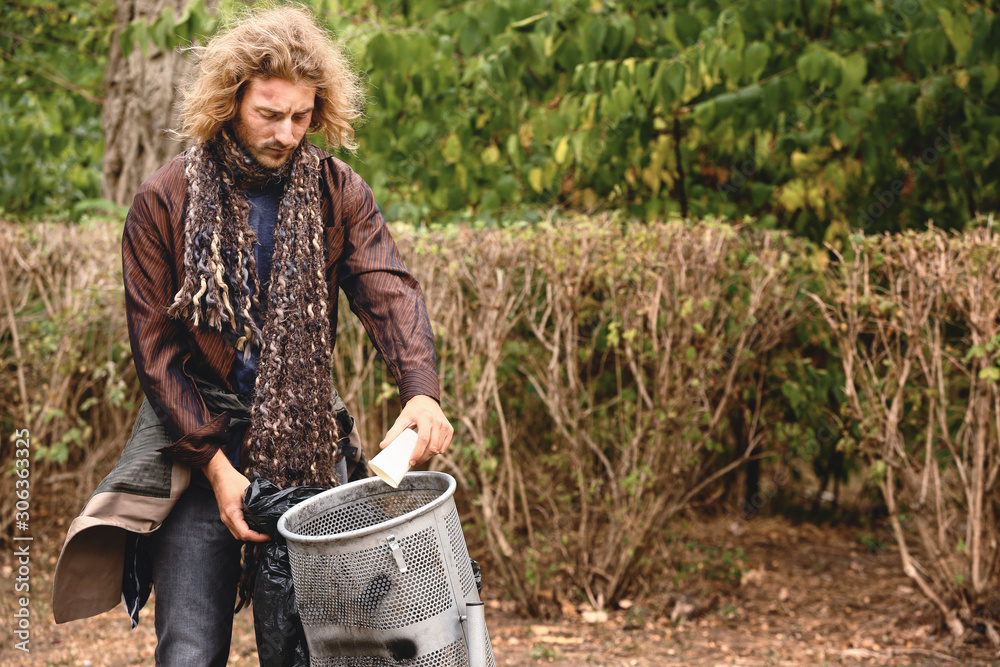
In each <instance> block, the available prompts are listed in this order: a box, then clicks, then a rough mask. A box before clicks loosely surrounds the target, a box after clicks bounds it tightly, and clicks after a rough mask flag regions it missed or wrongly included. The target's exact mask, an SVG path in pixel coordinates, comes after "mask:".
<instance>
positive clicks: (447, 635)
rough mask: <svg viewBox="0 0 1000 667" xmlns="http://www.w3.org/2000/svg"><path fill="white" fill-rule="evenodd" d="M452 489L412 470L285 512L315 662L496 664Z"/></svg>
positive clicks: (345, 666)
mask: <svg viewBox="0 0 1000 667" xmlns="http://www.w3.org/2000/svg"><path fill="white" fill-rule="evenodd" d="M454 494H455V480H454V478H452V477H451V476H450V475H446V474H444V473H438V472H414V473H410V474H409V475H407V476H406V477H405V478H404V479H403V481H402V482H401V483H400V485H399V488H397V489H394V488H392V487H390V486H389V485H388V484H386V483H385V482H383V481H382V480H380V479H378V478H372V479H366V480H363V481H360V482H354V483H351V484H347V485H344V486H340V487H337V488H335V489H330V490H329V491H324V492H323V493H320V494H318V495H316V496H313V497H312V498H310V499H309V500H306V501H304V502H302V503H300V504H299V505H296V506H295V507H293V508H292V509H291V510H289V511H288V512H286V513H285V514H284V515H283V516H282V517H281V519H280V520H279V521H278V531H279V532H280V533H281V535H282V536H283V537H284V538H285V539H286V540H287V541H288V555H289V559H290V561H291V566H292V582H293V584H294V588H295V599H296V603H297V604H298V608H299V613H300V615H301V617H302V625H303V629H304V631H305V635H306V641H307V642H308V644H309V654H310V664H311V666H312V667H389V666H390V665H407V666H412V667H432V666H433V667H437V666H441V667H456V666H465V665H471V667H477V666H478V665H485V666H486V667H495V663H494V659H493V650H492V647H491V646H490V640H489V633H488V632H487V630H486V624H485V622H484V621H482V605H481V604H480V600H479V593H478V591H477V590H476V584H475V578H474V575H473V572H472V565H471V563H470V560H469V551H468V548H467V547H466V545H465V536H464V535H463V533H462V526H461V523H460V521H459V518H458V510H457V509H456V507H455V500H454ZM477 612H478V613H477ZM467 619H470V620H471V621H472V622H471V623H470V622H468V621H467ZM470 626H471V629H470ZM470 647H471V648H470ZM470 650H471V651H472V655H471V660H470ZM480 654H481V655H480Z"/></svg>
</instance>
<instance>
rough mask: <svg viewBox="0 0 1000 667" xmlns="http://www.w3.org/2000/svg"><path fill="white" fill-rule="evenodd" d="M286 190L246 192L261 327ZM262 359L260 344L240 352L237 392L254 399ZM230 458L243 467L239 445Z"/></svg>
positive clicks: (235, 371) (281, 187) (235, 376)
mask: <svg viewBox="0 0 1000 667" xmlns="http://www.w3.org/2000/svg"><path fill="white" fill-rule="evenodd" d="M283 192H284V184H278V185H275V186H271V187H268V188H265V189H262V190H248V191H247V193H246V197H247V203H249V204H250V213H249V217H248V222H249V223H250V228H251V229H252V230H253V231H254V233H255V234H256V235H257V241H256V242H255V243H254V245H253V253H254V259H255V260H256V262H257V279H258V280H259V281H260V290H261V294H260V296H259V297H258V301H259V302H260V308H259V309H258V308H252V309H251V310H250V314H251V315H253V318H254V320H255V321H256V322H257V326H258V327H263V326H264V318H263V314H264V313H265V312H266V311H267V288H268V286H269V285H270V284H271V256H272V255H273V254H274V228H275V225H276V224H277V222H278V206H279V205H280V204H281V195H282V193H283ZM250 294H251V296H253V285H250ZM259 358H260V350H258V349H257V348H256V347H254V348H252V349H251V351H250V356H249V357H248V358H247V359H246V361H244V360H243V354H242V353H240V352H237V354H236V361H235V362H234V363H233V368H232V371H231V375H230V378H231V381H232V385H233V389H234V390H235V392H236V393H237V394H239V395H240V396H242V397H244V398H247V399H250V400H252V396H253V394H254V385H255V383H256V382H257V363H258V361H259ZM229 459H230V461H231V462H232V463H233V465H234V466H236V467H237V469H239V468H238V466H239V447H231V448H230V451H229ZM234 459H235V460H234Z"/></svg>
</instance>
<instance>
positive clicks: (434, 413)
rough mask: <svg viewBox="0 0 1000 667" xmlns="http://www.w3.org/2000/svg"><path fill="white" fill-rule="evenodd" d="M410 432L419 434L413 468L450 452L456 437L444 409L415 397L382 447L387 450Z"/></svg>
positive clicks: (431, 400)
mask: <svg viewBox="0 0 1000 667" xmlns="http://www.w3.org/2000/svg"><path fill="white" fill-rule="evenodd" d="M407 428H412V429H414V430H415V431H416V432H417V442H416V444H415V445H414V447H413V453H412V454H411V455H410V465H411V466H415V465H420V464H421V463H426V462H427V461H429V460H430V459H431V458H432V457H434V456H437V455H438V454H443V453H444V452H446V451H447V450H448V447H449V446H450V445H451V439H452V437H453V436H454V434H455V429H454V428H453V427H452V425H451V423H450V422H449V421H448V418H447V417H445V416H444V412H443V411H442V410H441V405H440V404H439V403H438V402H437V401H436V400H434V399H433V398H431V397H429V396H414V397H413V398H411V399H410V400H409V401H408V402H407V404H406V406H405V407H404V408H403V411H402V412H401V413H400V415H399V418H398V419H397V420H396V423H395V424H393V426H392V428H391V429H389V432H388V433H386V435H385V438H384V439H383V440H382V442H381V443H379V447H382V448H385V447H387V446H388V445H389V443H391V442H392V441H393V440H395V439H396V437H397V436H398V435H399V434H400V433H402V432H403V430H404V429H407Z"/></svg>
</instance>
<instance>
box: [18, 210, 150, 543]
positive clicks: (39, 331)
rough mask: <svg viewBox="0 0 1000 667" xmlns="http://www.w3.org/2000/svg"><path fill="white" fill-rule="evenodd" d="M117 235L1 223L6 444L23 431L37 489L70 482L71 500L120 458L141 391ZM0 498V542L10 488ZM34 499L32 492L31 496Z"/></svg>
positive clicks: (105, 230)
mask: <svg viewBox="0 0 1000 667" xmlns="http://www.w3.org/2000/svg"><path fill="white" fill-rule="evenodd" d="M118 244H119V235H118V229H117V227H116V226H114V225H110V224H106V223H95V224H88V225H83V226H66V225H59V224H41V223H39V224H34V225H30V226H27V225H25V226H19V225H14V224H11V223H0V245H2V247H3V248H4V252H3V253H2V254H0V297H2V305H3V318H2V319H0V358H2V359H3V362H4V366H5V367H6V368H7V369H9V372H7V373H4V374H3V375H2V376H0V415H3V422H4V423H3V426H4V428H3V432H4V436H5V438H4V441H3V442H2V445H0V446H2V455H0V465H2V466H3V469H4V470H8V469H9V468H10V464H11V460H12V458H11V457H12V454H13V444H14V443H13V441H12V440H8V439H7V438H6V436H7V435H8V434H10V433H11V432H13V431H14V430H15V429H24V428H27V429H28V430H29V432H30V434H31V445H32V448H33V450H34V462H33V464H32V465H33V466H34V467H35V473H34V474H33V476H32V479H33V480H34V484H35V485H41V486H40V489H42V490H44V489H45V485H46V484H51V483H53V482H58V481H70V482H75V483H76V486H77V494H76V500H77V501H78V502H80V501H82V500H83V499H84V498H86V494H88V493H90V492H91V491H92V490H93V488H94V487H95V486H96V484H97V481H98V480H97V479H95V476H96V475H97V474H100V473H101V472H104V471H103V470H98V468H99V467H100V466H101V465H102V464H106V463H108V461H109V460H110V459H112V458H113V456H114V455H115V454H117V453H118V451H120V448H121V446H122V444H123V440H122V438H123V435H127V434H128V429H129V428H130V426H131V423H132V418H133V416H134V413H135V411H136V410H137V409H138V401H140V400H141V396H142V394H141V392H140V390H139V387H138V381H137V379H136V377H135V370H134V367H133V366H132V358H131V352H130V349H129V343H128V333H127V330H126V326H125V318H124V308H123V304H122V292H121V289H122V288H121V284H122V283H121V262H120V260H119V259H118V258H119V257H120V254H119V250H118V247H119V245H118ZM3 489H4V492H3V495H2V506H3V510H4V511H3V514H2V522H0V527H2V528H3V530H2V531H0V535H6V534H7V530H8V528H9V525H10V521H11V520H12V519H13V517H14V512H13V510H12V509H11V508H12V507H13V501H14V496H13V485H12V484H5V485H4V486H3ZM36 491H37V489H36Z"/></svg>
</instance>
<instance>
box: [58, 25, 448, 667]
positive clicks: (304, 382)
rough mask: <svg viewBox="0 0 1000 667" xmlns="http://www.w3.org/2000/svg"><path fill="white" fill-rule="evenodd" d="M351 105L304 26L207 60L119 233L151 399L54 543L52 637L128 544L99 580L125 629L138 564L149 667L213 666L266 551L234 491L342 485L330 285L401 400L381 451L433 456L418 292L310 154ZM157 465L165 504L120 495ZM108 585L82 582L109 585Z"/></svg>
mask: <svg viewBox="0 0 1000 667" xmlns="http://www.w3.org/2000/svg"><path fill="white" fill-rule="evenodd" d="M360 99H361V94H360V85H359V83H358V80H357V78H356V76H355V74H354V73H353V72H352V71H351V69H350V66H349V65H348V63H347V61H346V59H345V57H344V56H343V54H342V53H341V51H340V50H339V48H338V47H337V46H335V45H334V44H333V43H332V42H331V41H330V39H329V37H328V36H327V35H326V34H325V33H324V32H323V31H322V30H321V29H320V28H318V27H317V26H316V24H315V23H314V22H313V20H312V19H311V17H310V16H309V15H308V14H307V13H306V12H305V11H303V10H301V9H296V8H289V7H285V8H279V9H273V10H270V11H267V12H264V13H257V14H252V15H250V16H248V17H246V18H244V19H243V20H241V21H239V22H238V23H236V24H235V25H233V26H232V27H231V28H230V29H229V30H227V31H225V32H223V33H222V34H220V35H218V36H217V37H215V38H214V39H213V40H212V41H211V42H210V43H209V44H208V46H207V47H206V48H205V49H204V52H203V54H202V58H201V60H200V63H199V70H198V73H197V77H196V80H195V82H194V85H193V86H192V88H191V89H190V90H189V92H188V93H187V95H186V97H185V100H184V104H183V108H182V110H183V127H182V129H181V134H182V135H183V136H184V137H186V138H188V139H190V140H193V142H194V145H193V147H192V148H191V149H189V150H188V151H186V152H185V153H183V154H182V155H180V156H178V157H177V158H174V160H172V161H171V162H170V163H169V164H167V165H166V166H165V167H163V168H162V169H160V171H158V172H157V173H156V174H155V175H154V176H152V177H151V178H150V179H149V180H148V181H146V182H145V183H144V184H143V185H142V187H141V188H140V189H139V192H138V193H137V194H136V197H135V199H134V201H133V203H132V207H131V209H130V210H129V214H128V217H127V219H126V223H125V230H124V234H123V239H122V257H123V275H124V283H125V296H126V313H127V317H128V325H129V335H130V341H131V344H132V351H133V355H134V359H135V367H136V371H137V373H138V376H139V380H140V383H141V384H142V388H143V391H144V392H145V394H146V399H147V404H146V405H144V408H143V410H142V411H140V416H139V419H138V420H137V423H136V426H135V428H134V429H133V435H132V438H130V441H129V445H128V446H127V447H126V451H125V453H124V454H123V456H122V461H120V462H119V465H118V466H116V468H115V470H114V471H112V474H111V475H109V479H112V480H113V481H111V482H109V481H108V480H105V482H102V486H101V487H99V488H98V491H97V492H96V493H95V495H94V497H93V498H92V499H91V501H90V502H89V503H88V506H87V507H86V508H85V510H84V512H83V516H81V517H80V518H78V520H77V522H80V525H79V526H77V525H76V524H77V522H74V524H75V525H74V527H71V529H70V535H69V536H68V537H67V542H66V545H65V546H64V550H63V554H62V555H61V557H60V563H59V565H58V566H57V574H56V580H57V581H56V587H55V588H56V591H55V594H54V611H55V615H56V620H57V621H63V620H70V619H72V618H79V617H81V616H82V615H89V613H92V612H93V610H94V609H96V608H98V607H100V606H103V605H105V604H106V601H107V600H108V599H109V598H110V595H109V594H106V593H102V596H103V597H102V602H100V603H96V602H94V603H89V606H88V604H84V603H82V602H80V603H79V604H77V603H76V602H73V601H74V600H76V601H79V600H82V599H83V598H85V597H86V596H87V594H88V593H87V592H86V591H84V590H82V588H81V587H82V586H83V585H82V584H81V583H80V582H78V581H76V575H77V574H78V573H81V572H83V571H85V568H84V567H83V566H82V565H81V563H83V562H85V561H86V557H84V556H82V555H81V553H82V552H84V551H86V548H87V544H88V543H89V544H90V547H94V543H101V545H102V548H105V549H106V548H107V547H106V544H107V543H108V542H109V541H113V542H114V543H115V544H116V545H117V544H118V542H117V540H118V539H119V538H118V533H120V532H122V531H121V530H120V529H121V528H123V527H124V528H126V529H127V530H128V531H129V532H128V536H127V537H126V538H122V539H124V540H125V544H124V547H125V551H124V553H125V556H124V559H121V558H117V557H116V559H115V560H114V561H113V563H114V564H115V565H117V563H120V562H122V560H124V562H126V563H129V567H125V568H124V570H125V576H124V578H123V580H122V590H123V593H124V594H125V598H126V602H128V603H129V611H130V613H132V614H133V618H135V615H136V614H137V612H138V607H140V606H141V605H142V603H143V602H144V600H145V595H147V594H148V590H146V591H143V582H142V581H141V580H142V574H143V565H142V564H141V562H140V564H139V565H136V566H132V563H133V561H137V562H138V561H141V560H142V556H143V554H144V553H146V552H147V550H148V554H149V562H150V564H151V577H152V583H153V588H154V589H155V590H156V620H155V623H156V631H157V638H158V645H157V653H156V658H157V664H166V665H171V666H174V665H216V664H218V665H224V664H225V663H226V660H227V657H228V652H229V643H230V637H231V632H232V613H233V612H232V610H233V607H234V600H235V594H236V585H237V580H238V576H239V549H240V544H241V541H251V542H259V541H264V540H266V539H267V536H265V535H262V534H260V533H256V532H254V531H252V530H250V528H249V527H248V525H247V523H246V521H245V520H244V517H243V510H242V500H243V494H244V491H245V490H246V488H247V486H248V485H249V479H248V478H257V477H264V478H267V479H269V480H271V481H272V482H275V483H276V484H278V485H279V486H281V487H287V486H291V485H306V486H323V487H329V486H334V485H336V484H338V483H340V482H343V481H345V480H346V477H347V471H346V466H345V464H344V453H345V452H344V451H343V450H345V449H348V448H347V447H346V445H347V444H348V443H349V441H350V439H351V437H352V433H351V429H352V425H353V423H352V420H351V419H350V418H349V417H347V416H346V411H344V410H342V409H338V408H340V407H341V406H342V403H341V402H340V401H339V398H338V397H337V396H336V392H335V391H334V389H333V386H332V379H331V376H332V369H333V357H332V352H333V344H334V339H335V336H336V322H337V298H336V297H337V289H338V287H339V288H341V289H343V290H344V292H345V294H346V295H347V297H348V300H349V302H350V304H351V308H352V310H353V311H354V312H355V313H356V314H357V315H358V317H359V319H360V320H361V322H362V323H363V324H364V326H365V329H366V330H367V332H368V334H369V337H370V338H371V339H372V341H373V342H374V344H375V345H376V347H377V348H378V349H379V351H380V352H381V353H382V355H383V357H384V359H385V361H386V363H387V365H388V367H389V370H390V372H392V374H393V376H394V377H395V378H396V380H397V383H398V385H399V390H400V398H401V401H402V403H403V409H402V412H401V413H400V415H399V418H398V419H397V420H396V422H395V424H394V425H393V427H392V428H391V429H390V430H389V432H388V433H387V434H386V436H385V439H384V440H383V442H382V443H381V445H380V446H385V445H387V444H388V443H389V442H391V441H392V439H393V438H395V437H396V435H398V434H399V433H401V432H402V430H403V429H405V428H407V427H413V428H414V429H415V430H416V431H417V433H418V435H419V437H418V440H417V445H416V448H415V450H414V453H413V456H412V461H411V463H412V464H413V465H417V464H420V463H423V462H425V461H427V460H428V459H430V458H431V457H432V456H433V455H435V454H440V453H442V452H444V451H445V450H446V449H447V448H448V445H449V443H450V441H451V438H452V434H453V429H452V427H451V425H450V423H449V422H448V420H447V419H446V418H445V416H444V414H443V412H442V411H441V408H440V405H439V402H438V398H439V394H438V391H439V390H438V378H437V373H436V369H435V356H434V344H433V335H432V333H431V327H430V322H429V320H428V317H427V313H426V309H425V307H424V303H423V297H422V294H421V292H420V288H419V286H418V284H417V282H416V280H414V278H413V277H412V275H411V274H410V273H409V271H407V269H406V268H405V267H404V266H403V264H402V262H401V260H400V257H399V254H398V252H397V250H396V247H395V244H394V243H393V241H392V239H391V237H390V236H389V233H388V231H387V229H386V226H385V222H384V220H383V219H382V216H381V213H380V212H379V210H378V208H377V206H376V205H375V203H374V201H373V199H372V194H371V191H370V189H369V188H368V186H367V185H366V184H365V183H364V182H363V181H362V180H361V178H360V177H359V176H358V175H357V174H355V173H354V172H353V171H351V169H350V168H348V167H347V166H346V165H345V164H343V163H342V162H340V161H339V160H337V159H336V158H334V157H332V156H331V155H330V154H328V153H326V152H324V151H321V150H319V149H318V148H316V147H314V146H313V145H312V144H310V143H309V141H308V140H306V138H305V136H306V133H307V132H310V131H313V132H319V133H322V134H323V135H324V137H325V138H326V140H327V142H328V143H329V144H330V145H331V146H338V145H339V146H344V147H347V148H353V147H354V142H353V139H354V134H353V130H352V126H351V123H352V122H353V121H354V120H355V119H357V118H358V117H359V115H360V110H359V106H360V105H359V101H360ZM150 413H155V415H156V417H157V418H158V419H153V418H151V417H150ZM354 437H356V436H354ZM150 443H154V444H156V445H159V446H157V447H156V448H155V450H152V449H151V448H152V446H153V445H151V444H150ZM338 443H340V444H341V447H340V448H338ZM136 452H138V453H136ZM160 452H162V454H161V453H160ZM163 455H166V457H167V460H168V461H169V462H170V466H171V468H170V470H169V471H168V472H162V471H161V473H159V474H161V476H162V477H163V479H166V480H169V481H168V483H166V487H167V488H169V492H168V493H166V492H162V489H163V485H162V484H161V487H160V491H159V492H157V491H155V489H154V491H149V490H148V489H141V488H140V489H139V490H138V491H137V490H136V488H137V487H139V486H141V484H140V483H139V482H136V479H139V478H142V479H140V482H141V481H142V480H143V479H145V480H148V479H152V478H153V477H156V476H155V475H151V474H150V473H149V470H150V469H152V468H154V467H155V464H156V463H157V462H158V461H160V460H161V459H162V458H163ZM154 459H155V461H154ZM135 461H140V463H141V462H143V461H145V463H142V465H139V466H135V465H134V462H135ZM184 468H186V469H188V470H190V484H189V485H188V487H187V489H186V490H183V492H180V491H179V487H182V486H184V483H183V482H184V481H186V480H184V479H183V475H184ZM137 469H138V470H139V472H136V470H137ZM178 469H180V472H178ZM126 470H127V471H129V472H124V471H126ZM178 479H182V482H181V483H180V484H178V483H177V480H178ZM123 480H124V481H123ZM160 481H161V482H162V479H161V480H160ZM153 486H155V485H153ZM129 494H131V496H129ZM164 495H166V496H168V497H167V498H164V499H162V501H161V500H156V501H155V502H156V503H157V504H156V506H155V509H148V511H147V514H146V516H142V515H141V511H142V510H141V509H136V508H140V507H147V508H151V507H152V506H151V505H149V504H147V505H141V503H139V501H138V500H136V498H135V497H134V496H144V498H143V499H142V503H152V502H154V501H152V500H150V499H151V498H161V497H162V496H164ZM110 498H114V500H113V501H112V500H109V499H110ZM126 504H129V508H128V510H127V511H123V510H122V508H123V507H125V505H126ZM165 512H166V516H165V517H160V516H157V517H149V515H150V514H157V515H162V514H164V513H165ZM123 515H128V517H130V518H129V519H125V518H123ZM147 517H149V518H147ZM220 517H221V521H220ZM111 529H118V530H117V531H112V530H111ZM82 531H89V532H82ZM146 533H148V534H149V537H148V539H147V538H142V539H137V538H136V537H135V535H137V534H146ZM88 536H89V537H88ZM108 536H113V539H112V538H109V537H108ZM71 543H72V544H71ZM116 548H117V547H116ZM116 553H117V552H116ZM88 555H89V554H88ZM89 562H90V563H93V562H94V561H93V559H91V560H90V561H89ZM111 570H112V571H111V572H110V573H106V574H100V575H99V576H98V577H97V578H99V579H102V581H105V584H106V585H105V588H107V587H108V586H109V585H110V584H108V583H107V582H111V581H113V580H114V575H115V572H114V567H112V568H111ZM61 597H62V599H60V598H61Z"/></svg>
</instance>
